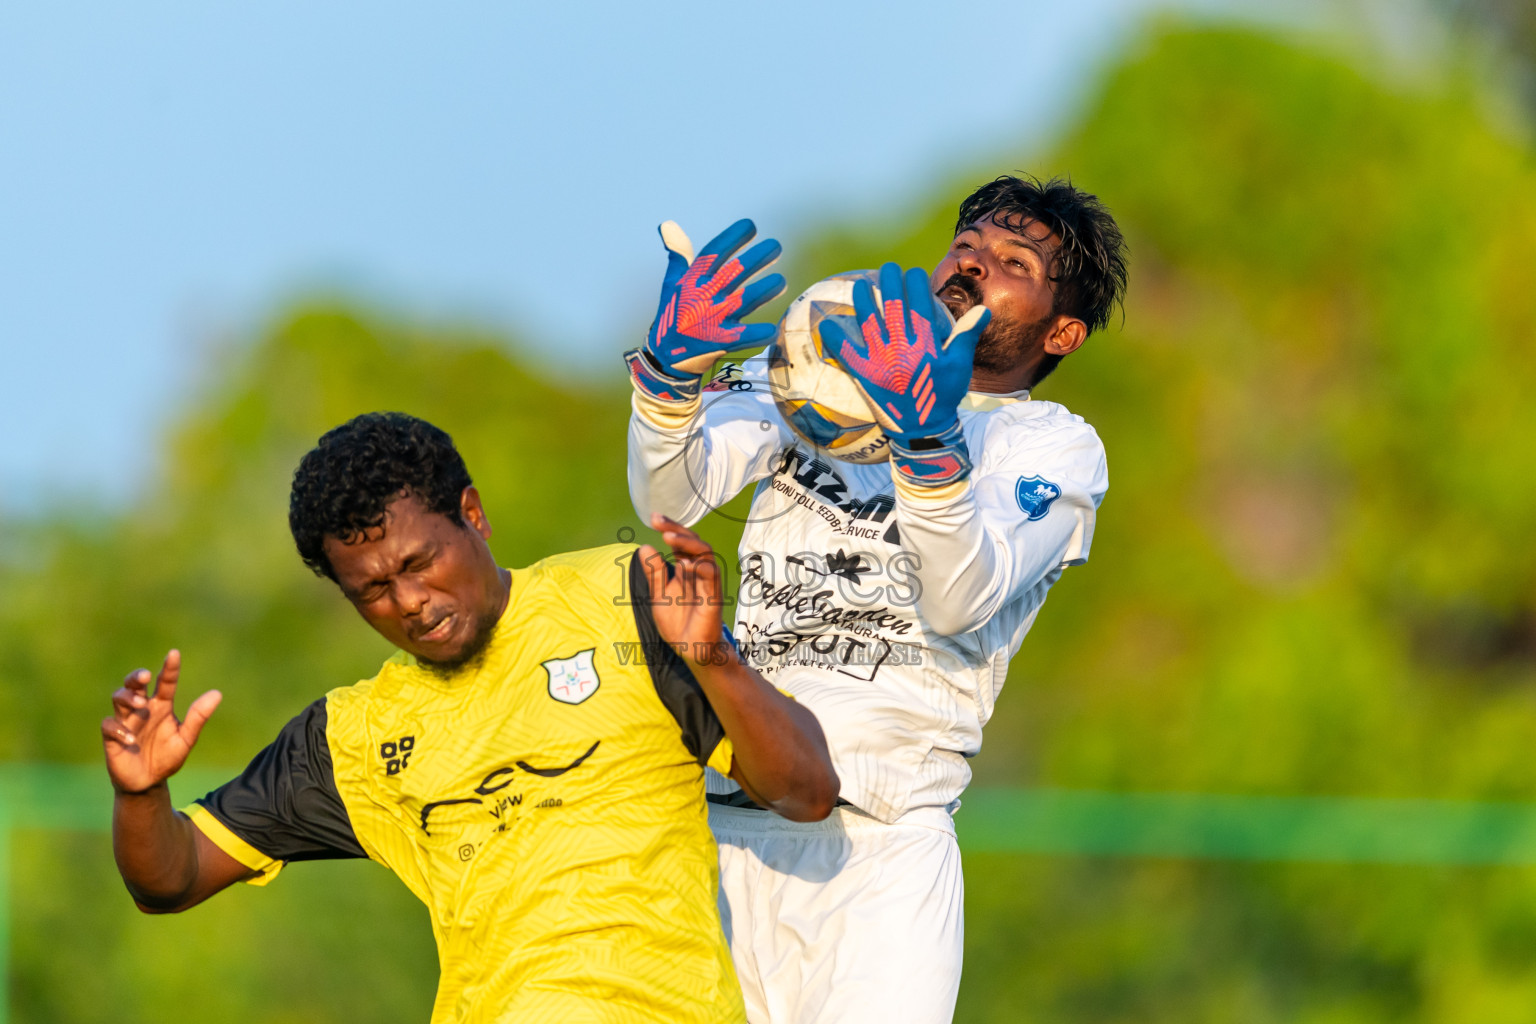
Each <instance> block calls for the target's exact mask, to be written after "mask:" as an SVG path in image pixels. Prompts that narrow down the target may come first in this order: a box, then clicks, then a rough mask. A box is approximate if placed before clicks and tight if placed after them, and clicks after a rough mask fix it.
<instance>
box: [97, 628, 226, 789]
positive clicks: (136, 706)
mask: <svg viewBox="0 0 1536 1024" xmlns="http://www.w3.org/2000/svg"><path fill="white" fill-rule="evenodd" d="M180 675H181V652H180V651H176V650H173V651H171V652H170V653H168V654H167V655H166V656H165V663H164V664H163V665H161V666H160V674H159V675H158V676H157V677H156V678H155V692H154V693H153V694H151V693H150V692H149V670H148V669H145V668H141V669H137V670H135V671H133V672H130V673H128V677H127V678H126V679H124V680H123V685H122V687H121V688H120V689H118V690H117V692H115V693H113V694H112V710H113V715H112V717H111V718H104V719H102V720H101V740H102V747H103V749H104V751H105V753H106V756H107V774H108V775H110V776H111V777H112V786H113V788H115V789H116V790H117V791H118V792H119V793H143V792H146V791H148V790H151V789H153V788H154V787H156V786H158V785H160V784H161V783H163V782H164V781H165V780H166V779H168V778H170V777H171V776H172V775H175V774H176V772H177V771H179V770H180V769H181V766H182V764H183V763H185V761H186V760H187V755H188V754H189V753H191V751H192V746H193V744H195V743H196V742H197V736H198V733H200V732H202V731H203V723H205V722H207V721H208V716H209V715H212V714H213V709H214V708H216V707H218V706H219V701H221V700H223V699H224V696H223V694H221V693H219V691H218V690H209V691H208V692H207V693H205V694H203V695H202V696H201V697H199V698H197V699H196V700H194V701H193V702H192V706H191V707H189V708H187V717H186V719H185V720H182V719H178V718H177V717H176V710H175V699H176V679H177V677H178V676H180Z"/></svg>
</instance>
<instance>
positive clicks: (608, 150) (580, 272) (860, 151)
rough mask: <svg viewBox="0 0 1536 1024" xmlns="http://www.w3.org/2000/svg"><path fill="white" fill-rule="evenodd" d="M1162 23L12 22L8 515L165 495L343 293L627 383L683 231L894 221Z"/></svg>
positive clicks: (1139, 8) (891, 16)
mask: <svg viewBox="0 0 1536 1024" xmlns="http://www.w3.org/2000/svg"><path fill="white" fill-rule="evenodd" d="M1168 6H1169V4H1168V3H1157V2H1155V0H1075V2H1074V3H1071V4H1062V3H1051V4H1044V3H1035V2H1019V3H1014V4H1008V5H987V6H986V8H985V10H986V13H985V15H984V16H982V17H981V18H980V19H978V16H977V13H976V12H977V11H979V10H982V8H979V7H977V6H975V5H970V4H958V3H957V4H947V3H942V2H930V3H926V4H917V3H908V2H905V0H883V2H840V3H836V4H826V3H815V2H802V0H776V2H775V3H774V4H773V5H772V6H769V5H766V4H750V3H743V4H702V3H700V4H670V5H667V4H635V3H620V2H615V3H610V4H584V3H576V2H572V3H566V4H549V3H542V4H527V3H520V2H513V0H501V2H497V3H491V2H476V0H463V2H460V3H455V4H452V5H441V4H437V5H424V4H415V3H403V2H394V0H371V2H369V3H367V4H362V3H334V4H323V5H322V4H313V3H298V2H291V0H268V2H264V3H262V4H260V5H256V4H207V3H191V2H185V3H168V2H161V0H140V2H137V3H133V4H108V3H93V4H85V3H78V2H73V0H55V2H50V3H47V4H16V3H13V4H5V5H0V373H3V374H4V379H5V384H6V387H5V390H4V395H5V401H4V402H3V403H0V431H3V436H5V437H6V438H7V439H8V441H9V443H7V444H5V445H3V446H0V512H5V511H7V510H8V511H10V512H12V513H14V512H16V511H18V510H26V509H29V508H37V507H40V505H42V504H46V503H50V502H58V501H61V500H76V499H85V500H89V501H93V502H106V503H113V502H119V501H122V500H127V499H130V498H132V497H133V496H134V495H135V494H138V493H142V488H143V487H144V485H145V482H146V481H147V480H148V479H150V477H151V475H152V471H153V467H154V458H155V454H156V451H157V448H158V443H159V440H160V438H161V436H162V433H163V430H164V429H165V427H166V425H167V424H168V423H169V422H170V421H171V420H172V419H173V418H174V416H175V415H176V413H177V411H178V410H179V409H180V408H182V406H183V404H184V403H185V402H186V401H187V399H188V396H189V393H190V392H191V391H192V389H195V387H196V386H197V382H198V381H199V379H200V376H199V373H200V371H201V370H203V369H205V368H206V365H207V362H208V357H207V352H208V351H209V348H210V343H211V342H212V341H213V340H215V339H218V338H227V337H239V336H248V335H249V334H251V333H252V332H253V331H255V330H257V329H259V326H260V324H261V323H262V321H263V319H264V318H265V317H267V316H269V315H271V314H272V313H273V311H274V310H276V309H278V308H280V305H281V303H283V302H284V301H287V300H291V299H293V298H294V297H296V296H301V295H304V294H313V293H315V292H317V291H325V292H337V291H339V292H341V293H343V294H347V295H351V296H355V297H357V298H360V299H362V300H364V301H367V302H370V303H375V304H378V305H380V306H382V307H384V308H386V309H391V310H395V311H400V312H403V313H405V314H408V315H412V316H418V317H424V318H430V317H434V316H444V317H449V316H451V317H454V318H456V319H463V318H466V317H467V318H470V319H473V320H475V321H476V322H479V323H482V324H486V325H489V326H492V327H494V328H497V329H500V330H504V331H506V332H508V333H516V334H518V335H520V336H521V337H524V338H527V339H530V341H531V342H533V343H536V344H537V346H538V348H539V351H540V354H541V357H542V358H544V359H545V360H546V361H550V362H554V361H557V360H571V361H573V362H574V363H575V364H578V365H579V366H580V367H584V368H586V369H588V371H589V372H602V368H606V369H607V370H610V371H612V372H613V373H614V374H615V375H617V374H618V373H620V372H622V371H621V370H619V369H618V365H617V362H616V361H614V359H613V355H612V354H613V353H614V352H616V351H618V350H619V349H621V348H623V347H628V346H629V345H630V344H633V343H634V342H635V341H637V340H638V338H639V337H640V335H641V334H642V333H643V331H644V329H645V326H646V324H647V323H648V322H649V319H650V316H651V314H652V313H653V312H654V309H653V308H651V307H652V305H653V304H654V301H655V300H654V293H655V290H656V288H657V286H658V284H659V281H660V278H661V273H662V269H663V267H664V258H663V253H662V250H661V245H660V242H659V240H658V238H657V235H656V225H657V224H658V223H659V222H660V221H662V220H665V219H669V218H671V219H675V220H677V221H678V222H679V223H680V224H682V225H683V227H684V228H685V229H687V230H689V231H690V232H691V233H692V235H693V237H694V239H695V241H696V242H698V243H702V242H703V241H705V240H707V239H708V238H709V237H710V236H711V235H713V234H714V233H715V231H717V230H719V229H720V228H722V227H724V226H725V225H726V224H728V223H730V222H731V221H734V220H735V219H737V218H738V217H743V216H750V217H753V218H754V219H755V220H756V221H757V223H758V225H759V228H760V229H761V230H762V232H763V233H764V234H765V235H772V236H776V237H781V238H783V239H784V240H785V241H786V242H787V243H788V244H793V238H794V237H795V236H796V234H797V233H804V232H806V231H808V230H810V229H811V228H812V227H813V225H814V222H815V220H816V218H818V217H825V216H836V217H838V218H839V219H850V218H857V217H859V216H861V215H865V216H867V215H873V214H878V215H885V216H899V215H900V211H901V207H902V204H903V203H904V202H909V201H912V200H914V199H915V198H916V197H918V196H920V195H922V194H923V192H924V190H925V188H927V187H930V186H931V185H932V184H934V183H936V182H938V181H942V180H945V178H946V176H947V173H951V172H953V171H954V170H956V169H958V168H962V167H971V166H974V165H975V163H976V161H977V160H978V159H980V158H984V157H986V156H987V155H989V154H990V153H993V152H1002V151H1016V150H1017V147H1018V145H1019V142H1020V140H1028V139H1038V140H1040V141H1041V142H1042V144H1043V143H1044V142H1045V141H1046V140H1048V139H1049V137H1050V135H1051V133H1052V131H1053V130H1055V129H1056V128H1057V127H1059V125H1060V124H1061V123H1062V121H1063V119H1065V118H1067V117H1068V116H1070V113H1071V111H1072V110H1073V109H1074V104H1075V103H1077V102H1079V101H1080V100H1081V99H1082V98H1083V94H1084V90H1085V89H1086V88H1088V87H1091V85H1092V84H1093V81H1094V77H1095V73H1096V71H1097V69H1098V67H1099V66H1100V65H1101V64H1102V62H1103V61H1104V60H1105V59H1106V58H1107V57H1108V56H1109V55H1110V54H1112V53H1114V52H1115V51H1116V49H1117V48H1118V47H1120V46H1122V45H1123V44H1124V42H1125V40H1126V39H1128V38H1130V36H1131V34H1132V33H1133V32H1134V30H1135V29H1136V28H1137V27H1138V26H1139V25H1140V24H1142V23H1143V21H1144V19H1145V18H1146V17H1148V16H1150V15H1151V14H1152V13H1153V12H1154V10H1155V9H1156V8H1162V7H1168ZM1173 6H1175V7H1177V8H1180V9H1184V10H1190V9H1195V10H1202V11H1209V10H1225V9H1228V8H1230V7H1231V6H1232V5H1231V4H1230V3H1221V2H1219V0H1177V2H1175V3H1174V4H1173ZM1005 40H1006V42H1003V41H1005ZM1007 169H1010V168H1000V170H1007ZM608 362H613V365H611V366H609V365H608Z"/></svg>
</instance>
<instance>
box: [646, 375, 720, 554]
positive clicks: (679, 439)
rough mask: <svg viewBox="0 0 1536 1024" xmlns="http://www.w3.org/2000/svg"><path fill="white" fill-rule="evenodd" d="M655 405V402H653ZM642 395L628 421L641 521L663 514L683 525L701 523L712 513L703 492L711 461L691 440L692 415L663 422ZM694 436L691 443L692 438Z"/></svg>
mask: <svg viewBox="0 0 1536 1024" xmlns="http://www.w3.org/2000/svg"><path fill="white" fill-rule="evenodd" d="M650 404H654V403H650ZM650 404H647V403H646V402H645V400H644V399H643V398H641V397H640V396H638V395H637V396H635V397H634V398H633V399H632V405H631V412H630V418H629V497H630V501H631V502H632V503H633V504H634V506H635V511H636V512H637V513H638V514H639V516H640V518H641V519H642V520H643V521H649V519H650V517H651V515H653V514H654V513H657V512H660V513H661V514H662V515H665V516H667V517H668V518H671V519H675V520H677V521H678V522H680V523H684V524H689V523H694V522H697V521H698V520H699V519H700V518H701V517H703V516H704V515H705V514H706V513H707V512H708V511H709V504H708V502H707V500H705V498H706V496H705V495H702V494H701V493H700V492H701V491H702V490H703V488H701V487H698V486H696V485H695V484H694V483H693V481H695V480H700V481H702V480H703V479H704V476H705V474H706V473H707V470H708V466H707V461H708V460H707V458H706V452H705V446H704V444H702V443H700V441H699V439H698V438H697V437H696V436H694V435H693V431H694V430H695V429H696V424H697V422H698V416H697V409H698V407H697V406H695V408H694V414H693V415H691V416H688V415H675V414H674V415H673V416H669V417H665V418H664V419H663V418H661V417H659V416H658V413H657V411H656V410H654V409H652V408H650ZM691 437H692V441H690V438H691Z"/></svg>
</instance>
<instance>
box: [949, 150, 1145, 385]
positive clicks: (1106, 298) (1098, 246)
mask: <svg viewBox="0 0 1536 1024" xmlns="http://www.w3.org/2000/svg"><path fill="white" fill-rule="evenodd" d="M979 220H991V221H992V222H993V223H994V224H997V225H998V226H999V227H1005V228H1008V229H1009V230H1011V231H1021V230H1023V227H1024V225H1025V224H1026V223H1027V222H1028V221H1032V220H1034V221H1039V222H1040V223H1041V224H1043V225H1045V226H1046V227H1048V228H1050V229H1051V231H1052V232H1053V233H1054V234H1055V235H1056V237H1057V238H1059V239H1061V245H1060V246H1058V247H1057V249H1056V252H1055V255H1054V256H1053V257H1052V259H1051V266H1050V269H1049V274H1050V278H1051V283H1052V284H1053V285H1054V291H1055V298H1054V301H1053V302H1052V304H1051V313H1052V314H1053V315H1054V314H1056V313H1065V314H1067V315H1068V316H1073V317H1076V318H1077V319H1079V320H1081V321H1082V322H1083V323H1084V324H1086V325H1087V326H1088V333H1089V334H1092V333H1093V332H1095V331H1100V330H1103V329H1104V328H1105V327H1106V326H1108V324H1109V318H1110V315H1111V313H1113V312H1114V308H1115V307H1116V306H1118V305H1120V304H1121V302H1122V301H1123V300H1124V299H1125V287H1126V282H1127V279H1128V270H1127V267H1126V245H1125V238H1124V236H1123V235H1121V234H1120V228H1119V226H1118V225H1117V224H1116V223H1115V218H1114V217H1113V216H1111V215H1110V212H1109V210H1108V209H1107V208H1106V207H1105V206H1104V204H1103V203H1102V202H1100V201H1099V198H1098V197H1097V196H1095V195H1090V194H1089V193H1087V192H1084V191H1082V190H1081V189H1078V188H1075V187H1073V185H1072V183H1071V182H1070V181H1064V180H1062V179H1061V178H1052V179H1051V180H1049V181H1046V182H1042V181H1040V179H1038V178H1018V177H1014V176H1013V175H1008V174H1005V175H1003V176H1001V177H999V178H996V179H994V180H992V181H989V182H987V183H986V184H985V185H983V186H981V187H980V188H978V189H977V190H976V191H975V192H972V193H971V194H970V195H969V196H967V197H966V198H965V200H964V201H963V202H962V203H961V204H960V214H959V217H958V218H957V219H956V220H955V234H957V235H958V234H959V233H960V232H962V231H964V230H965V229H966V228H968V227H970V226H971V225H973V224H975V223H976V222H977V221H979ZM1060 361H1061V357H1060V356H1046V358H1045V362H1044V363H1042V364H1041V366H1040V367H1039V368H1038V369H1037V371H1036V376H1035V383H1038V382H1039V381H1040V380H1041V379H1043V378H1044V377H1045V375H1046V374H1048V373H1050V372H1051V370H1053V369H1055V368H1056V364H1057V363H1059V362H1060Z"/></svg>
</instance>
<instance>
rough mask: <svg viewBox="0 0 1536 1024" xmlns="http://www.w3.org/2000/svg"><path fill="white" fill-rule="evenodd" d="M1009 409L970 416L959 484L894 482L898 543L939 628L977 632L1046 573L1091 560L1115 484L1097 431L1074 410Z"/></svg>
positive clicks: (927, 615)
mask: <svg viewBox="0 0 1536 1024" xmlns="http://www.w3.org/2000/svg"><path fill="white" fill-rule="evenodd" d="M1017 408H1018V410H1020V411H1022V410H1024V409H1026V408H1028V406H1026V405H1025V404H1023V403H1020V404H1019V406H1018V407H1017ZM1010 411H1011V410H1009V409H1003V410H1000V411H999V412H998V413H997V414H995V415H993V416H991V417H987V418H985V420H980V421H973V422H976V423H977V426H978V428H979V429H977V430H976V431H974V433H975V434H976V435H977V436H969V435H971V434H972V433H973V431H971V430H968V431H967V435H968V437H967V441H968V444H969V447H970V449H971V451H973V452H976V453H977V455H978V460H977V465H976V468H975V470H974V471H973V472H972V474H971V476H970V478H969V479H968V480H966V481H963V482H962V483H961V484H960V485H957V486H955V487H951V488H942V489H940V490H941V494H940V495H939V496H938V497H937V498H935V497H932V496H930V495H928V494H925V493H924V492H923V489H921V488H917V487H912V486H910V485H908V484H905V483H904V482H903V481H901V480H899V479H898V480H897V481H896V518H897V523H898V524H899V527H900V530H901V544H902V547H903V548H904V549H905V550H907V551H909V552H911V553H912V554H914V555H915V556H916V561H915V564H914V566H913V569H912V572H913V575H914V576H916V577H917V579H918V581H919V583H920V584H921V588H922V589H921V591H920V597H919V598H918V602H917V603H918V608H919V610H920V612H921V614H922V617H923V619H924V620H925V621H926V622H927V624H928V626H929V628H931V629H932V630H933V631H934V632H936V633H940V634H944V635H949V636H955V635H959V634H962V633H969V632H971V631H973V630H976V629H979V628H980V627H981V626H983V625H985V624H986V623H987V622H988V621H989V620H991V619H992V617H993V616H994V615H995V614H996V613H997V612H998V610H999V609H1000V608H1002V607H1003V606H1004V605H1006V604H1007V603H1008V602H1009V601H1011V600H1013V599H1015V598H1016V597H1017V596H1018V595H1020V594H1021V593H1023V592H1024V591H1026V590H1029V589H1030V588H1032V587H1034V586H1036V585H1037V584H1039V583H1040V581H1041V580H1043V579H1045V578H1046V576H1048V575H1049V574H1051V573H1054V572H1057V571H1058V570H1060V569H1061V568H1063V567H1065V566H1068V565H1080V564H1081V563H1083V562H1085V561H1087V559H1088V549H1089V546H1090V545H1091V543H1092V541H1093V525H1094V517H1095V514H1096V510H1097V509H1098V506H1099V502H1100V501H1102V500H1103V498H1104V493H1105V491H1106V490H1107V489H1108V486H1109V478H1108V471H1107V468H1106V465H1105V459H1104V446H1103V444H1102V442H1100V441H1099V437H1098V434H1097V433H1095V431H1094V429H1093V428H1092V427H1091V426H1089V425H1088V424H1087V423H1085V422H1083V421H1082V420H1081V419H1080V418H1078V417H1076V416H1070V415H1066V416H1052V417H1049V418H1046V419H1044V420H1041V419H1026V418H1022V417H1020V416H1016V415H1010Z"/></svg>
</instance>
